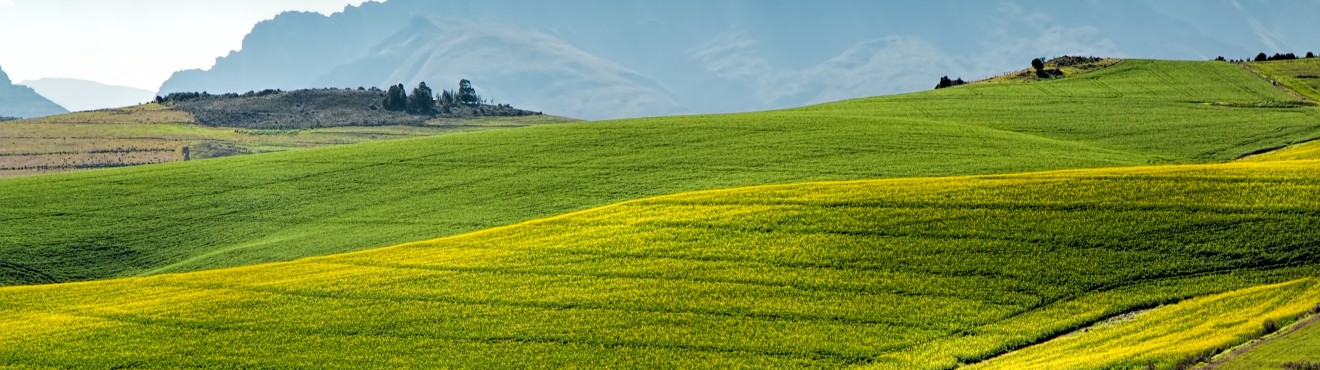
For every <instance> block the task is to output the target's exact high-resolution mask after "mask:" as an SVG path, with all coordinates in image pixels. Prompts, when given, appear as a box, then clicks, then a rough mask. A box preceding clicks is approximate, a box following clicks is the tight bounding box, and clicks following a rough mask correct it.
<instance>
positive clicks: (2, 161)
mask: <svg viewBox="0 0 1320 370" xmlns="http://www.w3.org/2000/svg"><path fill="white" fill-rule="evenodd" d="M567 121H569V120H567V119H564V118H561V117H554V116H529V117H517V118H483V119H473V120H452V119H451V120H435V121H433V122H430V123H429V124H428V125H426V126H373V127H363V126H353V127H332V128H316V129H296V130H259V129H238V128H230V127H213V126H202V125H197V124H194V122H193V119H192V116H190V115H189V114H187V113H186V112H183V111H180V110H176V109H171V108H167V107H164V106H161V105H159V104H146V105H141V106H134V107H126V108H119V109H108V110H99V111H90V112H78V113H70V114H64V115H59V116H50V117H43V118H37V119H31V120H25V121H11V122H4V123H0V178H3V177H16V176H29V175H36V174H47V173H58V172H70V171H76V170H82V169H91V168H105V167H123V166H135V165H144V164H156V163H166V162H176V161H182V160H184V152H183V148H184V147H188V148H189V149H190V150H189V158H190V159H202V158H212V157H220V156H227V155H235V154H249V153H264V152H273V151H285V150H291V149H302V148H311V147H320V146H328V145H342V144H354V143H362V142H369V141H378V140H386V139H397V138H408V137H420V136H433V135H439V134H448V133H457V132H471V131H480V130H489V129H495V128H509V127H522V126H528V125H536V124H551V123H563V122H567Z"/></svg>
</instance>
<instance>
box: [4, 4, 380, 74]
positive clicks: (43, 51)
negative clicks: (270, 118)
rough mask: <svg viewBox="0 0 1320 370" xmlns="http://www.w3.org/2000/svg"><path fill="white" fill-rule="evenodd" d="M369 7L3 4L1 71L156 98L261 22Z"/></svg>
mask: <svg viewBox="0 0 1320 370" xmlns="http://www.w3.org/2000/svg"><path fill="white" fill-rule="evenodd" d="M365 1H366V0H223V1H198V0H0V69H3V70H4V71H5V72H7V73H9V77H10V79H12V80H14V82H18V81H23V80H34V79H38V78H43V77H70V78H80V79H87V80H93V81H97V82H103V83H108V84H113V85H123V86H131V87H137V88H141V89H146V90H151V91H156V89H157V88H158V87H160V83H161V82H163V81H165V79H167V78H169V76H170V74H171V73H173V72H174V71H177V70H182V69H190V68H208V67H210V66H211V65H212V64H213V63H214V62H215V58H216V57H219V56H223V55H225V54H228V53H229V51H230V50H235V49H238V48H239V47H240V46H241V44H242V41H243V36H245V35H247V33H248V31H250V30H252V26H253V25H255V24H256V23H257V22H260V21H262V20H265V19H270V18H273V17H274V16H275V15H276V14H279V13H280V12H283V11H288V10H300V11H316V12H321V13H325V14H330V13H334V12H338V11H340V10H343V9H344V7H345V6H347V5H357V4H361V3H363V2H365Z"/></svg>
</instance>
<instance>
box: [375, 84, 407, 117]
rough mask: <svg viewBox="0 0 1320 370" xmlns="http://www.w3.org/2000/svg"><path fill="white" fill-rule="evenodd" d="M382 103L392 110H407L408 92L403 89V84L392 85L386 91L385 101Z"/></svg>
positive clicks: (386, 108)
mask: <svg viewBox="0 0 1320 370" xmlns="http://www.w3.org/2000/svg"><path fill="white" fill-rule="evenodd" d="M380 105H381V107H384V108H385V110H387V111H391V112H399V111H404V110H407V109H408V92H407V91H405V90H404V89H403V84H398V85H394V86H390V89H389V91H386V92H385V101H384V102H381V104H380Z"/></svg>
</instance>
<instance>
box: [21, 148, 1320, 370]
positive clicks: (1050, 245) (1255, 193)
mask: <svg viewBox="0 0 1320 370" xmlns="http://www.w3.org/2000/svg"><path fill="white" fill-rule="evenodd" d="M1316 166H1320V162H1316V161H1302V162H1265V163H1245V162H1243V163H1231V164H1218V165H1193V166H1161V167H1138V168H1124V169H1100V170H1073V171H1060V172H1046V173H1032V174H1023V175H999V176H981V177H953V178H927V179H898V180H872V181H857V182H828V183H807V184H795V185H784V186H762V187H752V188H739V189H730V190H718V191H707V192H699V193H691V194H680V195H674V196H666V197H660V198H652V199H645V200H640V201H632V202H627V203H622V204H617V205H613V206H608V207H604V208H599V209H593V210H589V211H584V212H578V213H573V214H568V215H563V216H558V217H553V218H549V219H544V220H538V221H533V222H528V223H523V224H518V225H513V226H509V227H501V228H496V229H491V230H485V231H481V232H476V233H471V234H464V235H459V236H454V237H449V238H443V239H437V240H431V241H426V242H419V243H412V244H407V245H402V246H397V247H392V248H384V249H377V250H371V251H365V252H358V253H351V254H344V255H336V256H329V257H320V258H311V259H303V260H298V261H294V262H286V263H276V264H264V265H258V266H248V267H239V268H232V269H222V270H215V271H207V272H195V273H188V274H171V275H163V276H153V277H145V278H128V279H116V280H107V281H98V282H87V283H72V284H56V285H45V286H32V287H8V288H0V364H8V365H19V366H38V367H45V366H50V367H69V366H89V367H99V368H111V367H120V366H137V367H164V368H177V367H196V366H208V367H229V366H234V367H238V366H245V367H286V366H307V367H315V368H361V367H404V368H406V367H518V368H524V367H546V368H562V367H618V368H728V367H761V366H764V367H801V368H839V367H844V366H849V365H869V366H871V367H875V368H895V369H900V368H901V369H947V368H950V367H953V366H956V365H958V364H962V363H968V362H974V361H977V360H980V359H985V358H990V357H994V356H997V355H1000V354H1003V353H1006V352H1007V351H1010V350H1013V349H1017V348H1021V347H1024V346H1028V345H1031V344H1033V343H1037V342H1041V341H1045V340H1047V339H1049V338H1052V337H1054V336H1056V335H1059V334H1063V333H1067V332H1069V331H1071V330H1073V329H1076V328H1080V327H1084V326H1087V325H1089V324H1091V323H1096V322H1100V321H1102V320H1105V319H1107V318H1111V317H1114V316H1116V315H1119V314H1122V313H1126V312H1130V311H1132V310H1134V309H1140V308H1147V307H1153V306H1156V305H1159V304H1163V303H1171V302H1177V301H1180V300H1184V299H1188V298H1192V297H1199V296H1204V298H1195V299H1191V300H1187V301H1184V302H1182V303H1179V304H1178V305H1175V306H1176V307H1182V306H1183V305H1190V306H1191V307H1195V308H1199V309H1200V310H1209V312H1212V313H1213V314H1214V315H1198V314H1197V313H1199V312H1201V311H1198V310H1197V309H1182V310H1174V311H1172V314H1168V313H1164V312H1166V311H1167V310H1160V309H1157V310H1155V312H1157V313H1156V314H1152V315H1153V316H1149V317H1153V318H1158V319H1159V320H1158V321H1156V322H1157V323H1159V325H1157V326H1156V327H1154V328H1151V327H1150V326H1147V325H1146V324H1142V326H1140V327H1138V329H1140V330H1144V331H1141V332H1140V335H1142V336H1143V338H1159V339H1160V340H1159V341H1157V342H1151V343H1158V344H1159V347H1158V351H1141V350H1139V349H1140V348H1143V347H1122V348H1119V349H1124V350H1123V351H1119V352H1094V350H1093V348H1096V347H1086V348H1087V349H1085V350H1084V351H1085V352H1084V353H1085V354H1088V356H1090V357H1079V356H1080V355H1081V354H1083V353H1081V352H1074V354H1073V355H1071V356H1062V357H1061V358H1062V359H1063V360H1064V361H1070V362H1043V363H1042V362H1029V361H1028V362H1018V364H1019V365H1017V366H1004V367H1005V368H1032V367H1022V365H1021V364H1022V363H1035V364H1037V365H1039V368H1069V367H1074V366H1078V363H1077V362H1071V361H1076V360H1077V359H1084V360H1085V362H1083V363H1082V364H1083V365H1085V366H1088V367H1106V366H1118V367H1125V368H1126V367H1135V366H1143V365H1146V364H1154V365H1157V366H1158V367H1160V368H1168V367H1171V366H1172V365H1173V364H1174V363H1176V362H1178V361H1179V360H1180V359H1182V358H1184V357H1186V356H1190V355H1193V354H1196V353H1200V352H1203V351H1206V350H1208V349H1212V348H1216V347H1217V346H1224V345H1228V344H1232V343H1234V342H1235V341H1240V340H1242V338H1246V337H1249V336H1251V335H1253V334H1254V333H1255V332H1256V331H1257V330H1259V328H1260V327H1261V323H1262V322H1263V321H1264V320H1267V319H1281V318H1284V317H1290V316H1293V315H1296V314H1297V313H1300V312H1302V311H1305V310H1307V309H1310V308H1311V307H1313V306H1314V302H1315V300H1316V299H1320V280H1317V279H1316V278H1315V276H1316V274H1317V273H1320V269H1318V268H1320V212H1317V210H1320V173H1317V172H1316V171H1315V168H1316ZM258 221H260V220H258ZM340 235H347V234H340ZM1262 284H1273V285H1262ZM1221 292H1226V293H1223V294H1218V295H1214V294H1217V293H1221ZM1207 295H1209V296H1207ZM1189 313H1190V314H1189ZM1139 317H1140V316H1139ZM1141 320H1143V319H1140V318H1139V319H1138V321H1141ZM1117 327H1120V328H1128V327H1123V326H1117ZM1189 328H1190V330H1191V331H1187V330H1189ZM1124 330H1127V329H1124ZM1098 333H1099V332H1098ZM1160 335H1167V336H1164V337H1161V336H1160ZM1166 338H1167V339H1166ZM1139 343H1141V345H1146V344H1149V343H1147V342H1144V341H1143V342H1139ZM1103 344H1107V345H1111V346H1118V345H1127V344H1128V342H1124V341H1115V342H1104V343H1103ZM1099 347H1100V348H1106V347H1105V346H1099ZM1032 349H1034V348H1031V347H1029V348H1028V350H1027V351H1023V352H1020V353H1017V354H1016V355H1014V356H1011V357H1009V358H1005V359H1004V360H1022V359H1024V358H1025V359H1027V360H1030V359H1031V357H1030V356H1031V354H1032V353H1034V352H1032V351H1031V350H1032ZM1131 349H1138V350H1131ZM1024 353H1025V354H1024ZM997 361H999V359H996V360H991V361H990V362H987V363H986V364H995V363H998V362H997ZM1041 364H1043V365H1041ZM1051 364H1052V365H1051ZM1063 364H1068V365H1063Z"/></svg>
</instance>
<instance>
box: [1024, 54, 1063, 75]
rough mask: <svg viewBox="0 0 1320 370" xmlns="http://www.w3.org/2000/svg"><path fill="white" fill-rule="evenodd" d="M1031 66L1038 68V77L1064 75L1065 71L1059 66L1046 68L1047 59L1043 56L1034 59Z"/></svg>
mask: <svg viewBox="0 0 1320 370" xmlns="http://www.w3.org/2000/svg"><path fill="white" fill-rule="evenodd" d="M1031 68H1033V69H1035V70H1036V77H1037V78H1055V77H1063V71H1061V70H1059V69H1058V68H1050V69H1045V59H1043V58H1035V59H1032V60H1031Z"/></svg>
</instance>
